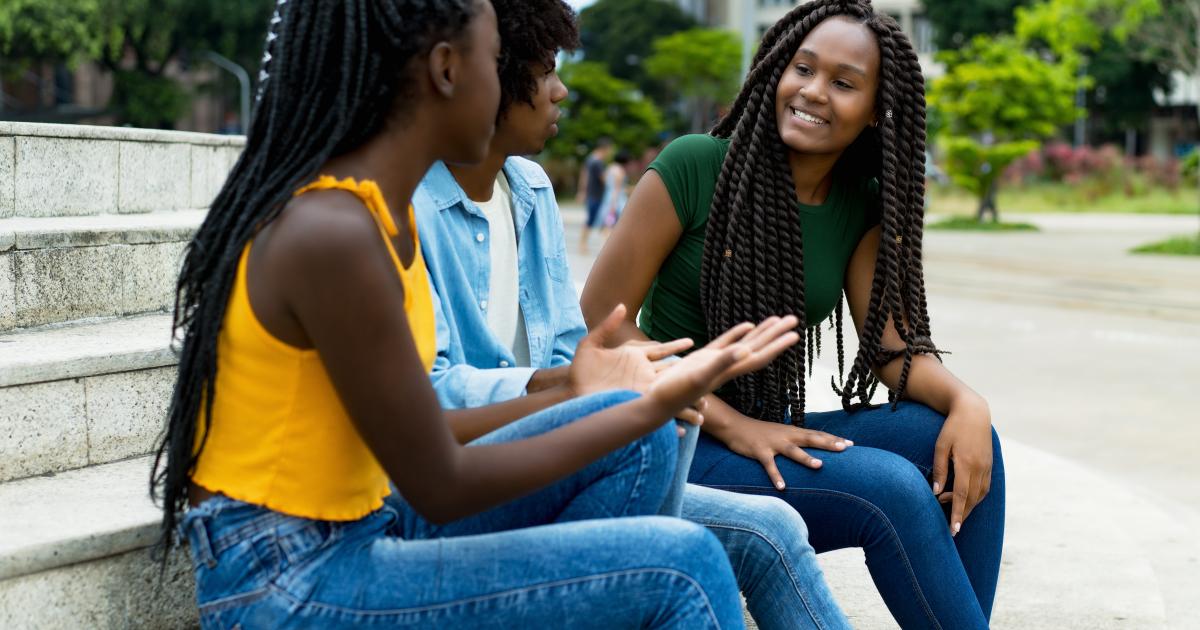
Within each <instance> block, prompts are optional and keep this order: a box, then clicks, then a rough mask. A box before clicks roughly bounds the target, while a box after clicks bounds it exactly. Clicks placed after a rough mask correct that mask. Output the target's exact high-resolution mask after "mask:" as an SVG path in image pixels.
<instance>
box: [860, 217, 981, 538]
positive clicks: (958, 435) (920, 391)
mask: <svg viewBox="0 0 1200 630" xmlns="http://www.w3.org/2000/svg"><path fill="white" fill-rule="evenodd" d="M879 239H880V228H879V227H878V226H876V227H875V228H874V229H872V230H870V231H868V232H867V233H866V234H865V235H864V236H863V238H862V241H860V242H859V244H858V247H857V248H856V249H855V250H854V255H853V256H852V257H851V259H850V266H849V268H848V269H847V272H846V297H847V302H848V303H849V305H850V315H851V317H852V318H853V320H854V326H855V328H856V329H857V330H858V331H859V333H860V334H861V332H862V327H863V324H864V322H865V321H866V318H867V308H868V306H869V305H870V300H871V284H872V282H873V281H874V278H875V261H876V257H877V254H878V252H879ZM881 343H882V344H883V347H884V348H887V349H896V350H902V349H904V342H903V341H902V340H901V339H900V334H899V333H897V332H896V327H895V324H894V322H893V320H892V319H890V318H889V319H888V321H887V323H886V325H885V327H884V330H883V335H882V339H881ZM902 369H903V362H902V361H899V360H897V361H892V362H891V363H888V364H887V365H885V366H883V367H881V368H878V369H876V370H875V374H876V376H878V377H879V380H880V381H882V382H883V384H884V385H887V386H888V387H889V388H892V389H895V388H896V387H898V386H899V383H900V371H901V370H902ZM905 390H906V391H905V397H907V398H909V399H911V400H915V401H917V402H921V403H924V404H925V405H927V406H929V407H930V408H932V409H935V410H937V411H938V412H940V413H942V414H943V415H945V416H946V423H945V424H944V425H943V427H942V433H941V435H940V436H939V437H938V441H937V445H936V446H935V447H934V462H933V475H932V476H933V491H934V492H935V493H937V494H938V495H939V499H940V500H941V501H942V502H947V501H951V502H952V503H953V506H952V509H951V518H950V523H951V528H952V529H953V531H954V532H955V533H958V527H959V525H960V524H961V523H962V521H963V520H964V519H966V517H967V516H968V515H970V513H971V509H972V508H974V507H975V505H976V504H977V503H979V501H982V500H983V498H984V497H985V496H987V493H988V490H989V489H990V486H991V470H992V445H991V411H990V410H989V409H988V404H987V401H985V400H984V399H983V397H982V396H980V395H979V394H977V393H976V392H975V391H974V390H972V389H971V388H970V387H968V386H967V385H966V383H963V382H962V381H961V380H959V379H958V378H957V377H955V376H954V374H952V373H951V372H950V370H949V369H948V368H946V366H945V365H943V364H942V362H941V361H938V360H937V358H935V357H933V356H929V355H917V356H915V357H913V359H912V365H911V367H910V368H909V373H908V383H907V386H906V388H905ZM951 460H952V461H953V465H954V475H955V482H954V491H953V493H948V492H942V490H944V488H945V485H946V478H947V476H948V470H949V466H950V463H951Z"/></svg>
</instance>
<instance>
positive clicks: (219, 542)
mask: <svg viewBox="0 0 1200 630" xmlns="http://www.w3.org/2000/svg"><path fill="white" fill-rule="evenodd" d="M305 527H316V528H319V529H322V530H323V532H322V533H326V534H327V533H329V530H330V529H331V528H332V527H333V524H331V523H327V522H325V521H316V520H311V519H305V518H300V517H298V516H289V515H287V514H283V513H280V512H276V511H274V510H271V509H269V508H265V507H262V506H258V505H254V504H251V503H245V502H242V501H237V500H235V499H230V498H228V497H222V496H217V497H213V498H211V499H208V500H207V501H205V502H204V503H202V504H200V505H198V506H196V507H194V508H192V509H190V510H188V512H187V513H186V514H185V515H184V518H183V521H182V522H181V523H180V525H179V529H180V532H179V537H180V539H183V538H187V537H188V534H189V533H190V534H194V540H195V544H196V545H197V546H198V548H197V552H198V553H199V554H200V558H201V559H202V560H203V561H204V562H205V563H206V564H209V565H210V567H211V566H214V565H215V564H216V558H217V557H218V556H220V555H221V554H222V553H223V552H225V551H226V550H228V549H229V548H230V547H233V546H234V545H236V544H238V543H240V542H242V541H244V540H246V539H249V538H251V537H253V536H254V535H256V534H258V533H260V532H264V531H270V530H275V531H276V532H278V533H279V534H281V535H286V534H287V533H290V532H292V531H295V530H300V529H303V528H305Z"/></svg>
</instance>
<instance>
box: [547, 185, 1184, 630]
mask: <svg viewBox="0 0 1200 630" xmlns="http://www.w3.org/2000/svg"><path fill="white" fill-rule="evenodd" d="M563 216H564V224H565V225H566V231H567V234H566V237H567V239H566V240H567V243H568V249H569V253H570V257H571V260H570V263H571V269H572V274H573V277H574V279H575V281H576V286H577V287H578V288H579V289H580V290H582V287H583V284H584V281H585V280H586V278H587V273H588V270H589V269H590V268H591V265H592V262H593V261H594V255H595V253H597V252H598V251H599V249H600V246H601V242H600V238H599V237H598V236H593V237H592V241H591V253H592V255H590V256H583V255H580V254H578V253H577V252H576V251H575V247H576V245H577V243H578V240H579V229H580V226H581V222H582V211H581V210H580V209H578V208H575V207H571V206H567V207H565V208H564V212H563ZM1007 218H1008V219H1011V220H1021V221H1027V222H1032V223H1035V224H1037V225H1039V227H1041V228H1042V230H1043V231H1042V232H1039V233H1033V234H1020V235H990V234H974V233H970V234H969V233H954V232H930V233H928V234H927V236H926V238H925V244H926V247H925V259H926V273H927V280H928V286H929V293H930V300H931V311H932V313H931V314H932V316H933V319H934V322H935V324H936V327H935V331H936V330H940V331H942V332H941V333H940V338H941V339H942V343H944V344H946V345H947V346H948V347H950V348H951V349H952V350H954V351H956V354H955V355H953V356H951V357H949V358H948V359H947V361H948V363H950V362H952V363H953V368H954V369H955V371H956V373H958V374H960V375H963V376H964V378H965V380H967V382H970V383H972V384H974V385H976V386H977V387H984V391H986V392H987V396H988V399H989V402H991V404H992V408H993V416H994V418H995V420H996V422H997V427H998V430H999V431H1000V432H1001V436H1002V440H1003V443H1004V455H1005V467H1006V471H1007V482H1008V501H1007V512H1008V513H1007V518H1006V527H1007V531H1006V537H1005V551H1004V560H1003V565H1002V568H1001V576H1000V585H999V589H998V593H997V597H996V603H995V608H994V613H993V618H992V621H993V627H996V628H1021V629H1024V628H1178V629H1184V628H1189V629H1190V628H1200V543H1198V541H1200V516H1197V510H1196V508H1195V506H1194V505H1192V504H1193V503H1194V501H1192V500H1191V499H1190V497H1191V496H1193V495H1192V494H1191V493H1188V492H1187V491H1186V490H1185V489H1186V488H1187V487H1193V488H1194V487H1196V486H1200V484H1198V483H1197V481H1198V480H1200V475H1198V474H1197V472H1196V470H1197V466H1196V464H1195V462H1196V461H1197V460H1196V459H1195V458H1194V457H1193V458H1191V462H1190V463H1188V464H1187V465H1186V467H1183V462H1185V461H1188V460H1187V459H1184V458H1185V455H1184V452H1185V451H1190V450H1192V449H1193V448H1194V444H1195V443H1196V442H1195V441H1194V440H1192V439H1191V434H1192V432H1193V431H1194V430H1195V429H1194V427H1193V425H1194V424H1195V423H1194V422H1192V421H1189V420H1188V419H1187V418H1185V417H1184V416H1186V415H1189V414H1187V412H1186V411H1184V410H1186V409H1188V408H1190V404H1191V398H1192V396H1193V393H1192V389H1193V386H1194V383H1195V382H1196V379H1195V378H1193V377H1195V376H1198V375H1200V370H1198V368H1200V362H1198V361H1196V359H1195V356H1196V355H1195V354H1193V353H1192V352H1191V349H1192V346H1193V345H1195V344H1197V343H1200V261H1195V260H1189V259H1176V258H1169V257H1144V256H1132V255H1129V254H1128V253H1126V250H1127V249H1128V248H1129V247H1132V246H1134V245H1136V244H1139V243H1142V242H1147V241H1151V240H1156V239H1158V238H1162V237H1164V236H1166V235H1170V234H1174V233H1186V232H1188V231H1194V230H1195V229H1196V223H1197V220H1196V217H1194V216H1191V217H1189V216H1166V217H1164V216H1146V215H1083V214H1045V215H1021V216H1019V217H1018V216H1016V215H1014V214H1009V215H1007ZM1088 326H1090V327H1091V328H1093V329H1094V330H1092V329H1089V328H1088ZM1146 329H1148V330H1146ZM1014 331H1015V332H1014ZM1017 333H1020V334H1017ZM849 337H853V335H849ZM1158 337H1164V338H1170V339H1172V340H1173V341H1174V342H1173V344H1170V345H1167V346H1164V345H1163V344H1160V343H1157V339H1158ZM848 341H849V343H848V344H847V354H848V356H853V354H852V353H853V352H854V351H855V350H856V348H855V347H854V346H855V344H854V343H853V340H852V339H851V340H848ZM1114 344H1116V345H1114ZM1039 349H1040V350H1041V352H1040V353H1039V352H1038V350H1039ZM1130 349H1132V352H1131V351H1130ZM1114 357H1123V358H1125V360H1124V361H1114V360H1112V359H1113V358H1114ZM1047 361H1049V362H1050V363H1049V365H1048V366H1047V365H1046V362H1047ZM1180 361H1183V364H1182V365H1180V363H1179V362H1180ZM1039 363H1041V364H1042V365H1041V366H1039V365H1038V364H1039ZM1101 366H1103V368H1104V369H1099V368H1101ZM816 369H817V371H818V372H820V373H819V374H816V375H814V379H813V380H812V382H827V381H828V378H829V375H830V374H832V372H833V371H834V370H835V369H836V368H835V365H834V364H833V361H832V360H831V359H829V358H828V357H827V358H822V359H819V360H818V361H817V366H816ZM1022 379H1024V380H1022ZM1039 385H1043V386H1042V387H1039ZM808 401H809V407H810V408H811V409H814V410H817V409H828V408H834V407H836V406H837V404H838V401H836V400H834V398H833V396H832V394H831V393H824V388H816V387H814V388H810V391H809V394H808ZM1031 411H1032V412H1034V413H1031ZM1190 416H1191V420H1194V418H1195V414H1190ZM1151 427H1152V428H1151ZM1147 429H1149V431H1148V430H1147ZM1146 433H1149V435H1145V434H1146ZM1139 434H1142V435H1139ZM1097 452H1099V453H1101V454H1102V455H1097ZM1155 458H1159V459H1162V460H1166V462H1168V463H1162V462H1159V464H1160V466H1159V467H1156V466H1155V465H1154V464H1155V462H1154V460H1155ZM1170 462H1174V464H1171V463H1170ZM1181 467H1183V469H1182V470H1180V468H1181ZM1135 469H1136V470H1137V473H1138V474H1130V473H1133V472H1134V470H1135ZM1169 469H1174V470H1177V471H1178V474H1171V473H1169V472H1167V471H1168V470H1169ZM1185 498H1186V502H1185ZM821 563H822V565H823V566H824V568H825V570H826V577H827V579H828V581H829V583H830V585H831V587H832V588H833V590H834V592H835V594H836V595H837V596H838V600H839V602H841V604H842V606H843V608H844V609H845V610H846V613H847V614H848V615H849V617H850V619H851V621H852V622H853V624H854V625H855V627H856V628H895V627H896V624H895V622H894V621H892V619H891V616H890V615H889V614H888V612H887V609H886V607H885V606H884V604H883V602H882V600H881V599H880V598H879V595H878V594H877V593H876V591H875V588H874V586H873V585H872V583H871V579H870V575H869V573H868V572H867V569H866V567H865V565H864V563H863V555H862V553H861V551H859V550H842V551H837V552H831V553H828V554H824V555H822V556H821Z"/></svg>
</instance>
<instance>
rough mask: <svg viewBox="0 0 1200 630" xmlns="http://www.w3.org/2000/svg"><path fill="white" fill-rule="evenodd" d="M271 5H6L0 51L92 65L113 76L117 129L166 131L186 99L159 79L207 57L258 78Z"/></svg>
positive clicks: (211, 1) (197, 0)
mask: <svg viewBox="0 0 1200 630" xmlns="http://www.w3.org/2000/svg"><path fill="white" fill-rule="evenodd" d="M273 6H274V3H272V2H271V0H4V2H2V3H0V52H3V54H4V56H5V57H6V58H7V59H8V60H10V61H16V62H18V63H29V62H34V61H50V62H56V63H57V62H78V61H82V60H91V61H95V62H96V63H97V64H99V65H100V66H101V67H103V68H105V69H106V70H109V71H111V72H113V73H114V87H115V90H114V95H113V101H112V103H111V105H112V106H113V108H114V111H115V113H117V115H118V117H119V118H120V119H121V121H122V122H125V123H129V124H133V125H137V126H149V127H157V126H169V125H170V123H171V121H173V120H175V119H176V118H178V116H179V115H180V114H181V113H182V112H183V109H184V108H185V107H186V104H187V103H186V94H185V93H184V92H183V91H182V88H181V87H180V86H179V85H178V84H177V83H176V82H175V81H174V80H173V79H171V78H169V77H167V76H166V75H165V74H164V73H165V71H166V69H167V66H168V64H169V63H171V62H172V61H175V60H179V59H181V57H182V56H186V55H187V54H188V53H195V52H199V51H204V50H212V51H215V52H218V53H220V54H222V55H224V56H226V57H229V58H231V59H234V60H235V61H237V62H238V63H240V64H241V65H242V66H243V67H245V68H246V70H247V72H248V73H249V74H251V75H254V74H255V72H254V71H255V70H256V69H257V66H258V58H259V56H260V55H261V54H262V49H263V35H264V33H265V32H266V24H267V19H268V17H269V16H270V12H271V8H272V7H273Z"/></svg>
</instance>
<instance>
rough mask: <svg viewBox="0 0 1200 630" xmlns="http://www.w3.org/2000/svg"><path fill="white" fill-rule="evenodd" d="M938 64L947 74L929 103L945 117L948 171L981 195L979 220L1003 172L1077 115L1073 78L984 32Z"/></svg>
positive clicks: (1062, 69) (1064, 70) (1012, 40)
mask: <svg viewBox="0 0 1200 630" xmlns="http://www.w3.org/2000/svg"><path fill="white" fill-rule="evenodd" d="M940 59H941V60H942V61H943V62H944V63H945V64H946V67H947V70H946V74H945V75H944V76H942V77H941V78H939V79H937V80H936V81H934V82H933V85H932V86H931V89H930V92H929V102H930V105H931V106H932V107H934V108H936V109H937V111H938V112H939V113H940V115H941V116H942V119H943V124H944V131H943V138H942V140H941V145H942V147H943V149H944V150H945V151H946V158H947V159H946V171H947V173H948V174H949V175H950V177H951V179H953V180H954V181H955V182H956V183H957V184H959V185H960V186H962V187H963V188H965V189H967V190H968V191H970V192H971V193H973V194H974V195H976V197H978V198H979V200H980V213H981V216H982V212H983V210H984V208H985V205H986V204H987V202H988V200H989V199H990V198H991V196H992V194H993V192H994V188H995V185H996V181H997V178H998V177H999V175H1000V174H1001V173H1003V172H1004V169H1005V168H1007V167H1008V165H1009V164H1011V163H1012V162H1013V161H1014V160H1016V159H1017V158H1020V157H1021V156H1023V155H1025V154H1027V153H1029V152H1030V151H1032V150H1034V149H1036V148H1037V147H1038V146H1039V145H1040V143H1041V141H1042V140H1043V139H1045V138H1049V137H1051V136H1053V135H1054V134H1055V133H1056V132H1057V131H1058V128H1059V126H1061V125H1064V124H1066V123H1068V122H1070V121H1071V120H1073V119H1074V118H1075V117H1076V116H1077V115H1078V114H1079V112H1078V111H1077V110H1076V107H1075V105H1074V94H1075V89H1076V87H1077V86H1078V79H1077V78H1076V76H1075V73H1074V72H1073V69H1072V68H1071V67H1070V66H1068V65H1064V64H1059V63H1053V62H1050V61H1047V60H1045V59H1043V58H1042V57H1040V56H1039V55H1037V54H1035V53H1034V52H1032V51H1030V50H1028V49H1027V48H1025V47H1024V46H1023V45H1022V43H1021V42H1020V41H1018V40H1017V39H1015V38H1013V37H997V38H992V37H987V36H983V35H981V36H978V37H976V38H975V39H974V40H972V41H971V43H970V44H969V45H968V46H967V47H965V48H964V49H963V50H961V51H946V52H943V53H941V54H940Z"/></svg>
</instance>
